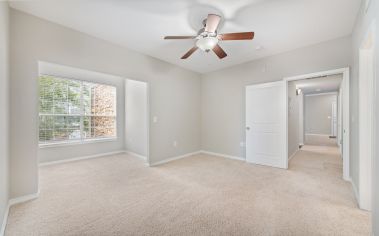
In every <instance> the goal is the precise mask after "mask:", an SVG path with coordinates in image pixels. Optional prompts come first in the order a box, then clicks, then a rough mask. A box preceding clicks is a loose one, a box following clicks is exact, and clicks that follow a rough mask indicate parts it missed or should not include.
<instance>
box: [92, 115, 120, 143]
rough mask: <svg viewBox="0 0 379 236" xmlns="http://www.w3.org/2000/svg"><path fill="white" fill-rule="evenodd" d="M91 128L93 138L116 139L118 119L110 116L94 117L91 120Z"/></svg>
mask: <svg viewBox="0 0 379 236" xmlns="http://www.w3.org/2000/svg"><path fill="white" fill-rule="evenodd" d="M91 128H92V129H91V136H92V137H95V138H101V137H115V136H116V118H115V117H109V116H93V117H92V119H91Z"/></svg>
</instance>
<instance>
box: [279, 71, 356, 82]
mask: <svg viewBox="0 0 379 236" xmlns="http://www.w3.org/2000/svg"><path fill="white" fill-rule="evenodd" d="M346 71H349V68H348V67H345V68H339V69H336V70H327V71H321V72H315V73H310V74H304V75H297V76H290V77H285V78H283V80H284V81H287V82H288V81H294V80H302V79H312V78H317V77H322V76H328V75H336V74H343V73H345V72H346Z"/></svg>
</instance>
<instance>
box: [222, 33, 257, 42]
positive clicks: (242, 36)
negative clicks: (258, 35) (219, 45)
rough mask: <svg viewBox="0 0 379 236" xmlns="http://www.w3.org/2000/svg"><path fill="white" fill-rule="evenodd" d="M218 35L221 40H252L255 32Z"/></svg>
mask: <svg viewBox="0 0 379 236" xmlns="http://www.w3.org/2000/svg"><path fill="white" fill-rule="evenodd" d="M218 37H219V39H220V40H251V39H253V38H254V32H240V33H229V34H220V35H219V36H218Z"/></svg>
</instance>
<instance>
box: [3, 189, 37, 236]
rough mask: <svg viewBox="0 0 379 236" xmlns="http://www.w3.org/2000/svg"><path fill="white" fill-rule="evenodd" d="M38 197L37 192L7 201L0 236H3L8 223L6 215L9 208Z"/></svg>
mask: <svg viewBox="0 0 379 236" xmlns="http://www.w3.org/2000/svg"><path fill="white" fill-rule="evenodd" d="M38 196H39V191H38V192H37V193H32V194H28V195H25V196H21V197H17V198H12V199H9V201H8V205H7V208H6V210H5V212H4V218H3V222H2V224H1V229H0V236H4V235H5V228H6V226H7V221H8V215H9V209H10V207H11V206H13V205H16V204H19V203H23V202H27V201H30V200H34V199H36V198H38Z"/></svg>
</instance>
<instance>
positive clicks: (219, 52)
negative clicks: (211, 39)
mask: <svg viewBox="0 0 379 236" xmlns="http://www.w3.org/2000/svg"><path fill="white" fill-rule="evenodd" d="M212 50H213V51H214V53H216V55H217V56H218V58H220V59H222V58H224V57H226V56H227V54H226V52H225V51H224V49H222V48H221V47H220V46H219V45H218V44H216V46H214V48H213V49H212Z"/></svg>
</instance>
